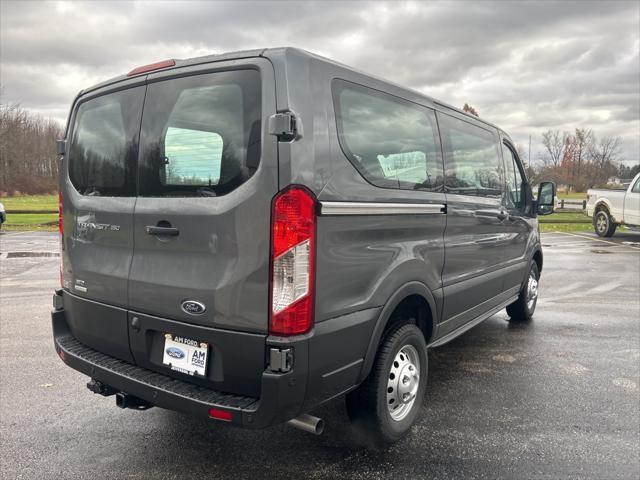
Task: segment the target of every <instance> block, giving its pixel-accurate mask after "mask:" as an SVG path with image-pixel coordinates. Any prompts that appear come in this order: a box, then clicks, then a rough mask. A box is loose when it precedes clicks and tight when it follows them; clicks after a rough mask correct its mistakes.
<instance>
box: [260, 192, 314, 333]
mask: <svg viewBox="0 0 640 480" xmlns="http://www.w3.org/2000/svg"><path fill="white" fill-rule="evenodd" d="M315 241H316V199H315V197H314V195H313V193H311V192H310V191H309V190H307V189H306V188H304V187H300V186H295V185H294V186H291V187H289V188H287V189H285V190H283V191H282V192H280V193H279V194H278V195H277V196H276V197H275V198H274V200H273V206H272V212H271V291H270V297H271V312H270V322H269V333H271V334H272V335H280V336H287V335H300V334H302V333H306V332H308V331H309V330H311V327H312V326H313V309H314V285H313V283H314V278H315V256H316V247H315Z"/></svg>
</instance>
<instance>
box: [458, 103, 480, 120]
mask: <svg viewBox="0 0 640 480" xmlns="http://www.w3.org/2000/svg"><path fill="white" fill-rule="evenodd" d="M462 110H464V111H465V112H467V113H470V114H471V115H475V116H476V117H480V114H479V113H478V111H477V110H476V109H475V108H473V107H472V106H471V105H469V104H468V103H465V104H464V107H462Z"/></svg>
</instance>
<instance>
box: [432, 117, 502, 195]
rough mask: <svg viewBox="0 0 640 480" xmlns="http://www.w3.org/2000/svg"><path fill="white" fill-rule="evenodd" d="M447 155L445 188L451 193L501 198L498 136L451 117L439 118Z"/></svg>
mask: <svg viewBox="0 0 640 480" xmlns="http://www.w3.org/2000/svg"><path fill="white" fill-rule="evenodd" d="M438 119H439V121H440V131H441V133H442V139H443V143H444V151H445V178H446V179H445V188H446V190H447V191H448V192H451V193H460V194H464V195H478V196H483V197H493V198H500V196H501V195H502V166H501V161H500V156H499V151H498V142H497V139H496V136H495V135H494V134H493V133H491V132H490V131H489V130H485V129H484V128H481V127H478V126H476V125H473V124H471V123H469V122H465V121H463V120H459V119H457V118H454V117H451V116H449V115H439V116H438Z"/></svg>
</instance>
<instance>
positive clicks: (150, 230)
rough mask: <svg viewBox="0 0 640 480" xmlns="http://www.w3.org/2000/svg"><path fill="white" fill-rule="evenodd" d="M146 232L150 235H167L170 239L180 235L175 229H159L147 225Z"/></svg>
mask: <svg viewBox="0 0 640 480" xmlns="http://www.w3.org/2000/svg"><path fill="white" fill-rule="evenodd" d="M146 230H147V233H148V234H149V235H167V236H170V237H175V236H177V235H179V234H180V230H178V229H177V228H175V227H158V226H153V225H147V226H146Z"/></svg>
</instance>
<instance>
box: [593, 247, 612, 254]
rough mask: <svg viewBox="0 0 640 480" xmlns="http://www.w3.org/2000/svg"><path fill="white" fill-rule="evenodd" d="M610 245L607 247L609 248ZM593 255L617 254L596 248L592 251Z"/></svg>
mask: <svg viewBox="0 0 640 480" xmlns="http://www.w3.org/2000/svg"><path fill="white" fill-rule="evenodd" d="M608 246H609V245H607V247H608ZM591 253H615V252H610V251H608V250H602V249H600V248H594V249H593V250H591Z"/></svg>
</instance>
